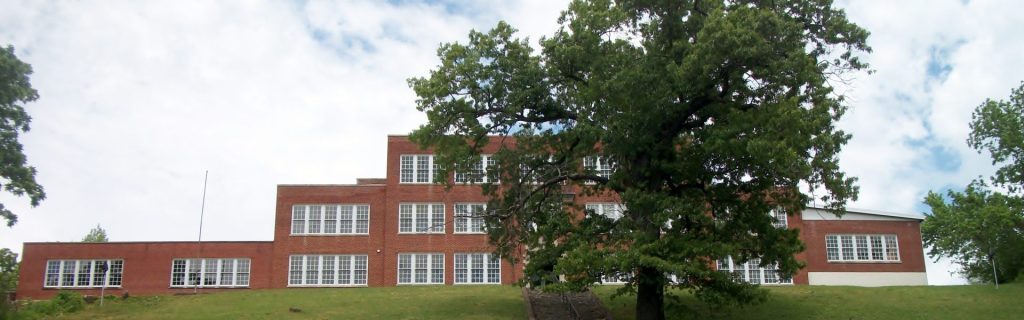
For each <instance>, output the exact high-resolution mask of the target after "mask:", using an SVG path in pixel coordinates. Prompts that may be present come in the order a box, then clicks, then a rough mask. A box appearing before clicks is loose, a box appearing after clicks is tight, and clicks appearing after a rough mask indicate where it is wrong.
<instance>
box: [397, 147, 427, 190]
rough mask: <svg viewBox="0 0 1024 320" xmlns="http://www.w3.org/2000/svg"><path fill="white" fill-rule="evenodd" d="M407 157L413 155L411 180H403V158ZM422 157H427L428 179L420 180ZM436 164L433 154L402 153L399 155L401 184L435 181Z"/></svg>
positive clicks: (399, 178)
mask: <svg viewBox="0 0 1024 320" xmlns="http://www.w3.org/2000/svg"><path fill="white" fill-rule="evenodd" d="M405 157H411V159H412V164H411V165H412V167H411V168H410V170H411V171H410V173H409V174H410V175H412V176H410V177H409V181H402V180H403V179H402V178H403V175H402V160H403V158H405ZM420 157H427V181H418V178H419V174H420V168H419V159H420ZM436 167H437V166H436V164H435V163H434V155H433V154H401V155H399V156H398V183H399V184H432V183H434V172H435V171H436Z"/></svg>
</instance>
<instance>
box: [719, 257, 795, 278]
mask: <svg viewBox="0 0 1024 320" xmlns="http://www.w3.org/2000/svg"><path fill="white" fill-rule="evenodd" d="M760 264H761V259H750V261H747V262H746V263H741V262H739V261H736V260H733V258H732V257H725V258H722V259H718V271H721V272H726V273H729V274H731V275H732V278H733V280H736V281H746V282H748V283H752V284H792V283H793V278H790V277H786V276H783V275H781V274H779V268H778V265H776V264H771V265H768V266H766V267H761V266H760Z"/></svg>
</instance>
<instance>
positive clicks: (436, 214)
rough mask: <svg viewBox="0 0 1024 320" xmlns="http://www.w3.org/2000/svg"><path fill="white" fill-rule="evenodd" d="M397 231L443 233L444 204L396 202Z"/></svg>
mask: <svg viewBox="0 0 1024 320" xmlns="http://www.w3.org/2000/svg"><path fill="white" fill-rule="evenodd" d="M398 233H444V204H443V203H400V204H398Z"/></svg>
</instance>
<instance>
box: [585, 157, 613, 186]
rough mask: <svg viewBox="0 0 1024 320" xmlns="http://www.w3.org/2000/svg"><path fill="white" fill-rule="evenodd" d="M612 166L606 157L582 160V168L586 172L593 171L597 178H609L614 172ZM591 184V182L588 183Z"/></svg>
mask: <svg viewBox="0 0 1024 320" xmlns="http://www.w3.org/2000/svg"><path fill="white" fill-rule="evenodd" d="M614 167H615V166H614V165H613V164H612V163H611V161H610V159H609V158H607V157H585V158H583V168H584V169H586V170H587V171H593V172H594V174H596V175H597V176H599V177H603V178H605V179H608V178H611V176H612V171H614ZM590 183H593V182H590Z"/></svg>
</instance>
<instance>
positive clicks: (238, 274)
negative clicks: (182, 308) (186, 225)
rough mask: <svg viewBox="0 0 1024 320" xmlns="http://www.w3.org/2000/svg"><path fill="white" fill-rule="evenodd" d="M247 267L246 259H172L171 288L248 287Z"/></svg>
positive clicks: (247, 260)
mask: <svg viewBox="0 0 1024 320" xmlns="http://www.w3.org/2000/svg"><path fill="white" fill-rule="evenodd" d="M249 265H250V263H249V259H246V258H237V259H235V258H230V259H223V258H203V259H174V260H172V261H171V287H172V288H173V287H179V288H192V287H197V286H198V287H203V288H218V287H220V288H223V287H248V286H249Z"/></svg>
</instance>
